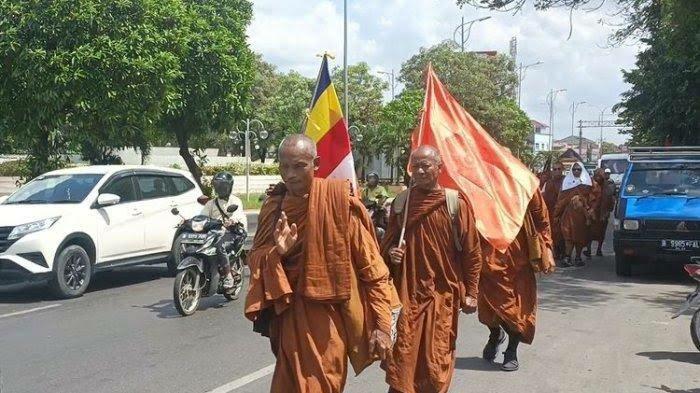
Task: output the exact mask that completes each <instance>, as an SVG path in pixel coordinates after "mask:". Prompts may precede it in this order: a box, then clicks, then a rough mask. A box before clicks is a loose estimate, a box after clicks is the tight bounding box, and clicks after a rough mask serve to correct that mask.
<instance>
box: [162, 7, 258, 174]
mask: <svg viewBox="0 0 700 393" xmlns="http://www.w3.org/2000/svg"><path fill="white" fill-rule="evenodd" d="M183 2H184V3H185V5H186V7H187V11H188V18H187V19H186V20H185V21H184V22H186V24H185V27H186V29H187V34H186V35H185V39H186V44H187V47H186V50H185V52H184V54H183V56H182V57H181V58H179V69H180V71H181V72H180V73H179V75H178V78H177V80H176V87H177V93H178V95H179V99H178V100H177V101H176V106H175V108H173V109H170V110H168V111H166V112H165V114H164V117H163V120H162V125H163V127H164V129H165V130H166V131H168V132H171V133H173V134H174V135H175V137H176V140H177V143H178V146H179V147H180V155H181V156H182V158H183V160H184V161H185V163H186V164H187V168H188V169H189V170H190V172H191V173H192V175H193V176H194V178H195V179H196V180H197V182H198V183H200V184H201V180H200V179H201V176H202V171H201V169H200V167H199V165H198V163H197V160H195V158H194V157H193V155H192V153H191V152H190V148H191V146H190V141H191V138H192V137H193V136H197V135H200V136H201V135H206V134H208V133H223V132H225V131H227V130H230V129H231V128H232V127H234V125H235V124H236V122H237V121H238V120H240V119H242V118H243V117H244V115H245V111H246V106H247V101H248V99H249V97H250V91H251V85H252V83H253V78H254V72H253V61H254V56H253V53H252V52H251V51H250V49H249V48H248V44H247V42H246V28H247V26H248V24H249V23H250V20H251V18H252V6H251V4H250V2H249V1H247V0H183Z"/></svg>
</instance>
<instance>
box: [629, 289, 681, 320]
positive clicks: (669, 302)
mask: <svg viewBox="0 0 700 393" xmlns="http://www.w3.org/2000/svg"><path fill="white" fill-rule="evenodd" d="M689 293H690V290H687V291H665V292H659V293H654V294H653V295H649V296H647V295H644V294H638V295H630V296H628V298H629V299H633V300H641V301H643V302H645V303H647V304H648V305H650V306H653V307H656V308H660V309H663V310H666V311H668V313H669V317H670V314H671V313H675V312H676V311H677V310H678V309H680V306H681V304H683V302H684V301H685V297H686V296H687V295H688V294H689ZM694 312H695V310H694V309H689V310H687V311H686V312H685V313H683V314H684V315H692V314H693V313H694Z"/></svg>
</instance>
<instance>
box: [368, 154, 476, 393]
mask: <svg viewBox="0 0 700 393" xmlns="http://www.w3.org/2000/svg"><path fill="white" fill-rule="evenodd" d="M410 168H411V170H412V173H413V182H414V186H413V187H412V188H411V189H410V196H409V197H408V198H406V197H405V195H406V194H404V197H403V201H404V202H405V201H406V200H408V203H404V206H398V205H399V204H400V203H399V202H400V201H401V200H402V196H401V194H399V196H397V198H396V199H395V200H394V203H393V205H392V212H391V215H390V217H389V226H388V229H387V233H386V235H385V237H384V241H383V242H382V251H383V255H384V259H385V260H387V261H390V262H391V264H392V269H391V270H392V277H393V279H394V283H395V285H396V288H397V290H398V292H399V298H400V300H401V303H402V304H403V310H402V312H401V316H400V317H399V321H398V327H397V332H398V334H397V340H396V344H395V346H394V350H393V356H392V357H389V358H388V359H387V361H386V362H384V363H383V368H384V369H385V370H386V381H387V383H388V384H389V385H390V390H389V392H393V393H446V392H448V391H449V387H450V382H451V379H452V374H453V371H454V367H455V341H456V338H457V321H458V319H459V312H460V309H461V310H462V311H463V312H465V313H473V312H475V311H476V305H477V300H476V299H477V296H478V289H479V272H480V271H481V262H482V261H481V249H480V245H479V238H478V235H477V231H476V227H475V225H476V224H475V221H474V214H473V211H472V208H471V205H470V204H469V202H467V200H466V199H464V197H463V196H457V193H456V191H453V190H447V189H444V188H442V187H441V186H439V185H438V176H439V174H440V171H441V170H442V158H441V157H440V154H439V153H438V152H437V150H436V149H435V148H433V147H430V146H421V147H419V148H418V149H416V150H415V151H414V152H413V154H412V155H411V158H410ZM448 193H451V196H452V197H453V199H452V200H453V201H455V202H456V203H458V204H457V207H458V209H457V210H458V212H455V214H454V218H453V217H452V216H451V214H450V210H449V208H448ZM397 201H399V202H397ZM453 206H454V205H453ZM398 209H400V210H401V214H397V210H398ZM404 215H405V216H407V217H408V218H407V220H408V221H407V225H406V234H405V241H404V242H403V243H402V244H399V238H400V233H401V228H402V222H403V217H404ZM368 391H371V390H368Z"/></svg>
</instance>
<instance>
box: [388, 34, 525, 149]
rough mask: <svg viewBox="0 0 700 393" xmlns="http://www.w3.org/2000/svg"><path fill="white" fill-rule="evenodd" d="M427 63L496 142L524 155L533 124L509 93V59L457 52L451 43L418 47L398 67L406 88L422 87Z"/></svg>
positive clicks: (512, 79)
mask: <svg viewBox="0 0 700 393" xmlns="http://www.w3.org/2000/svg"><path fill="white" fill-rule="evenodd" d="M428 63H432V65H433V69H434V70H435V72H436V73H437V75H438V76H439V77H440V80H441V81H442V82H443V83H444V84H445V86H447V88H448V90H449V91H450V93H452V95H453V96H454V97H455V98H456V99H457V100H458V101H459V102H460V104H461V105H462V106H463V107H464V108H465V109H466V110H467V111H468V112H469V113H470V114H471V115H472V116H473V117H474V118H475V119H476V120H477V121H478V122H479V123H480V124H481V125H482V126H483V127H484V128H485V129H486V130H487V131H488V132H489V133H490V134H491V135H492V136H493V137H494V138H495V139H496V140H497V141H498V142H499V143H501V144H503V145H504V146H506V147H508V148H509V149H510V150H511V151H512V152H513V153H514V154H516V155H517V154H520V153H523V154H524V152H525V151H526V150H527V147H526V141H527V135H528V134H529V132H530V131H531V129H532V125H531V124H530V121H529V119H528V117H527V115H525V113H524V112H523V111H522V110H520V109H519V108H518V106H517V104H516V103H515V102H514V101H513V100H512V99H511V96H510V94H511V92H512V91H513V89H514V88H515V85H516V82H517V77H516V75H515V73H514V71H513V64H512V60H511V59H510V58H508V57H506V56H502V55H498V56H495V57H482V56H479V55H477V54H474V53H464V52H459V51H457V47H456V45H455V44H454V43H452V42H444V43H441V44H439V45H436V46H433V47H431V48H427V49H425V48H421V50H420V52H419V53H418V54H416V55H414V56H413V57H411V58H410V59H408V61H406V62H405V63H404V64H403V66H402V67H401V77H400V80H401V81H402V82H403V83H404V84H405V86H406V88H408V89H413V90H423V88H424V81H423V73H424V71H425V69H426V67H427V65H428Z"/></svg>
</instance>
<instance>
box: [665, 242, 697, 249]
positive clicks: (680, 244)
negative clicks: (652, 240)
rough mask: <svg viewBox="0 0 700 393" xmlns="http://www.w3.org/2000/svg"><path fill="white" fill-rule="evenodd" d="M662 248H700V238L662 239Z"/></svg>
mask: <svg viewBox="0 0 700 393" xmlns="http://www.w3.org/2000/svg"><path fill="white" fill-rule="evenodd" d="M661 248H664V249H666V250H673V251H691V250H700V240H662V241H661Z"/></svg>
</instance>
